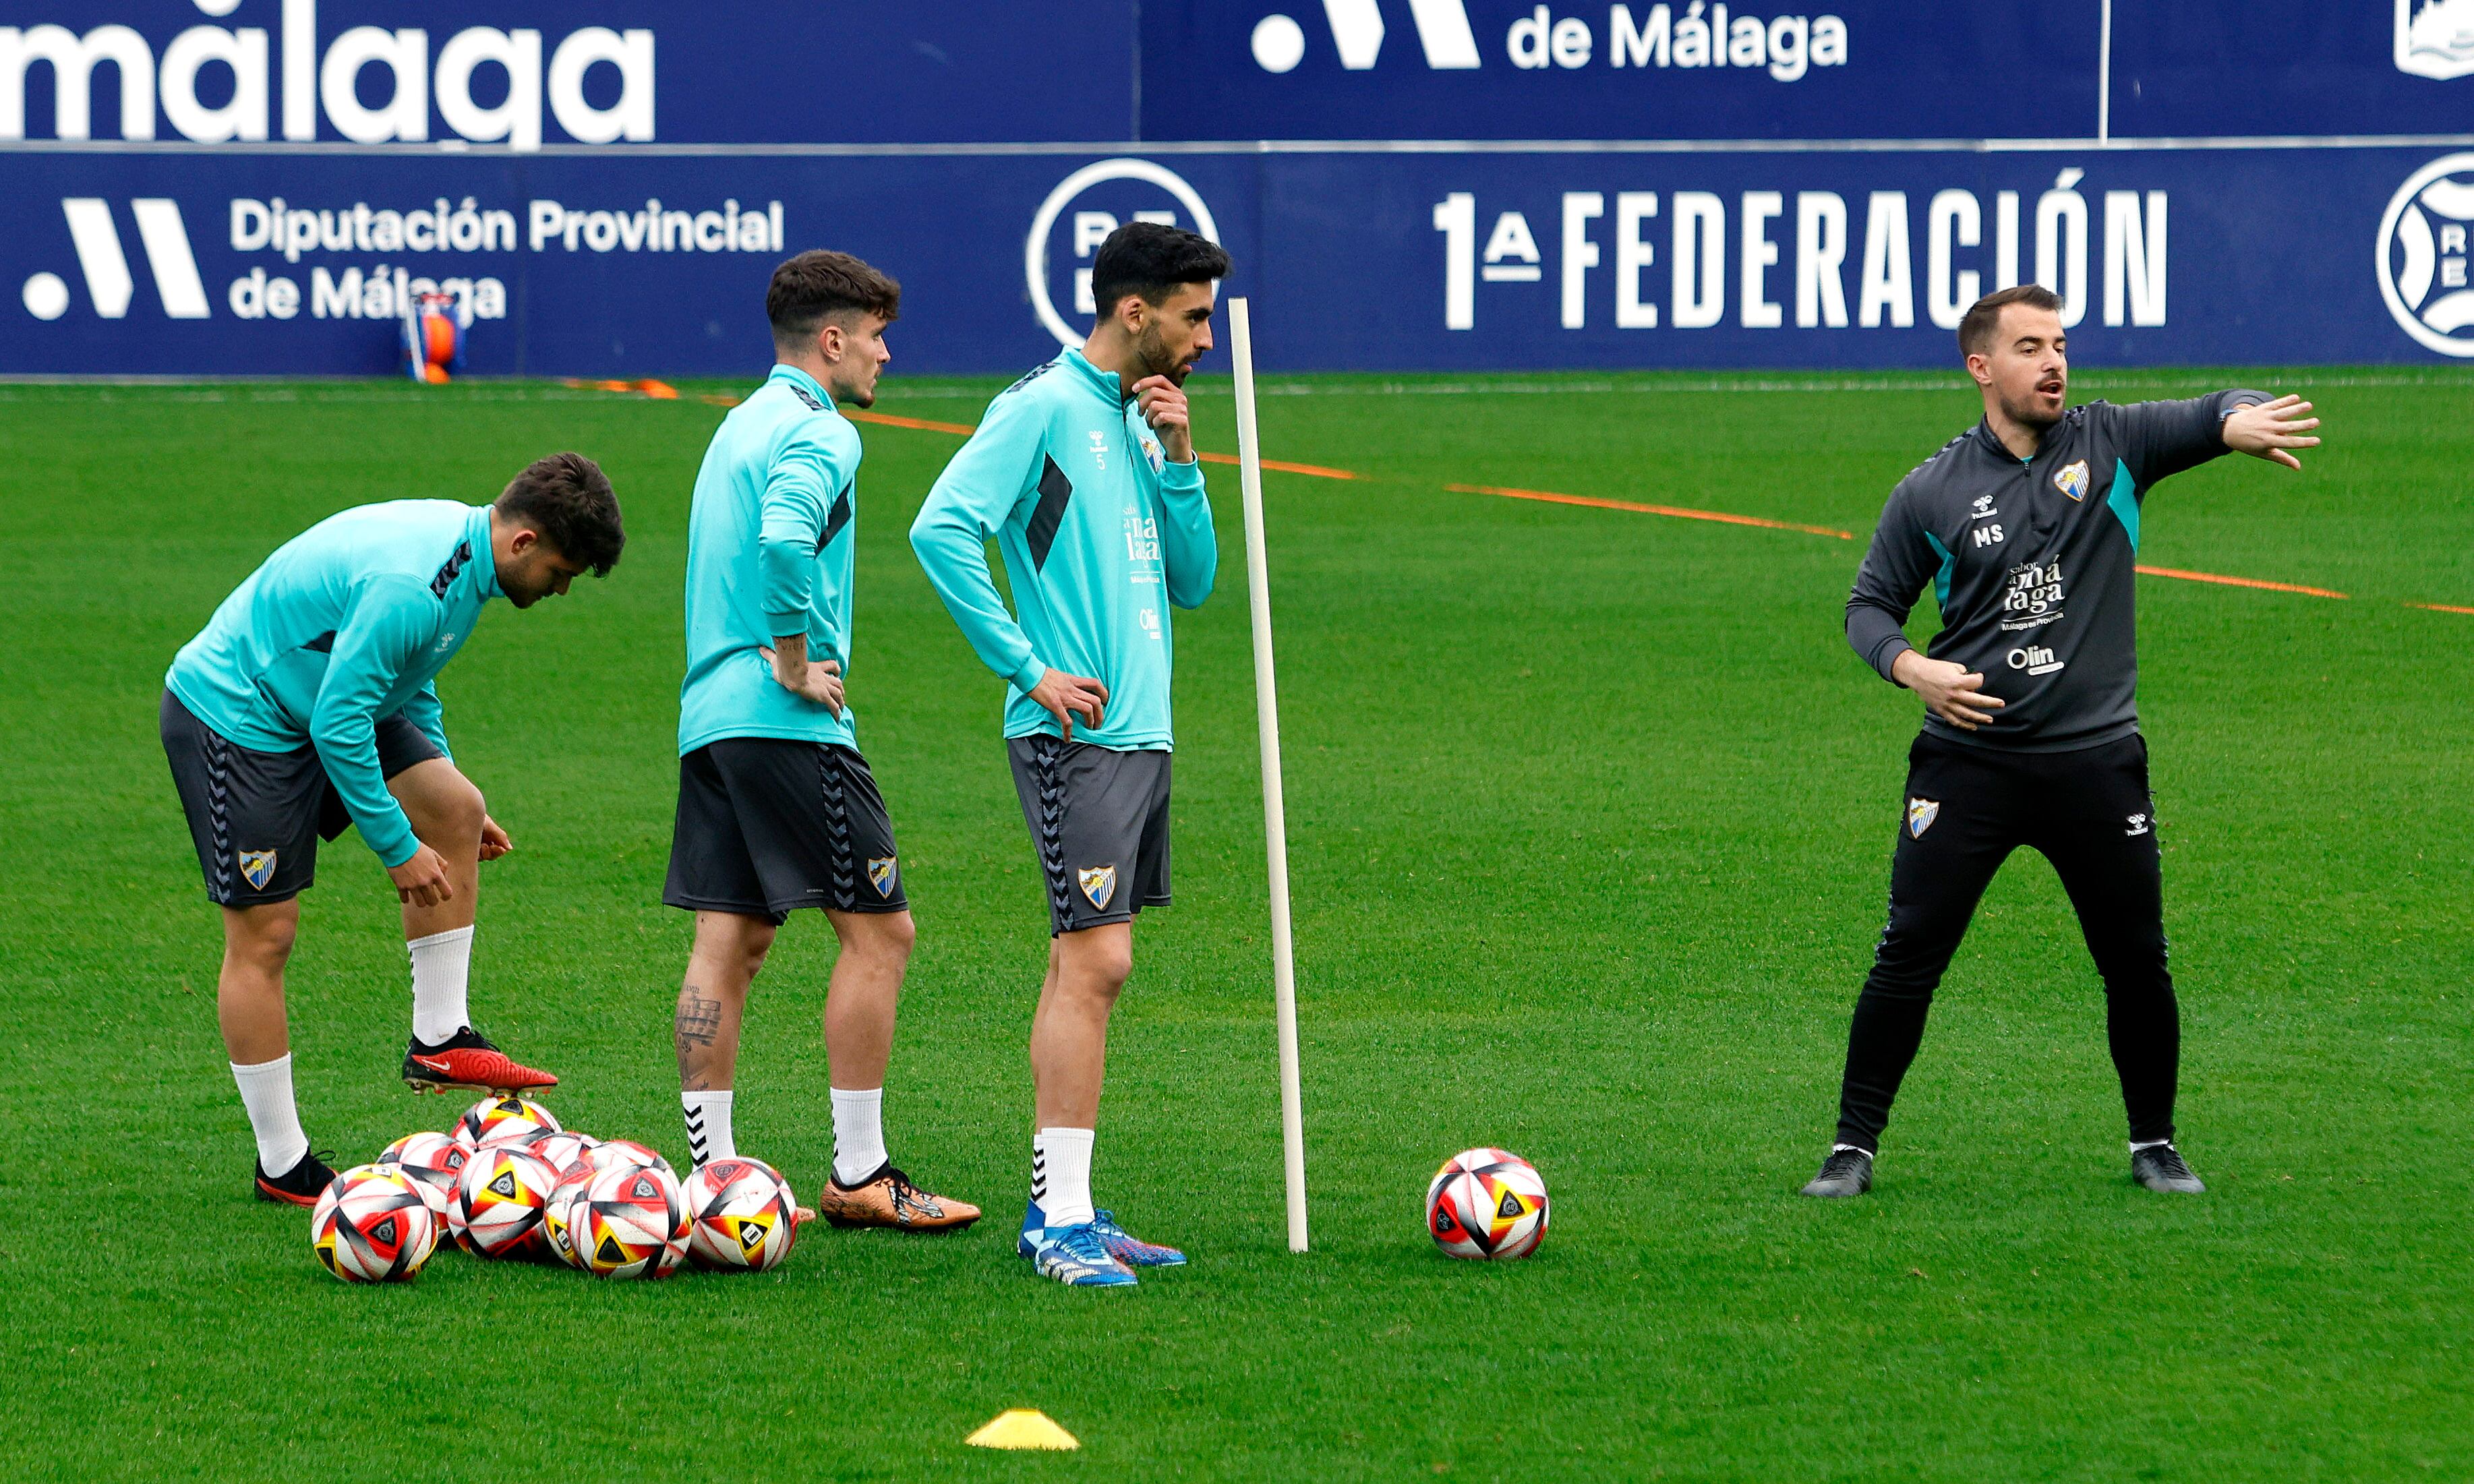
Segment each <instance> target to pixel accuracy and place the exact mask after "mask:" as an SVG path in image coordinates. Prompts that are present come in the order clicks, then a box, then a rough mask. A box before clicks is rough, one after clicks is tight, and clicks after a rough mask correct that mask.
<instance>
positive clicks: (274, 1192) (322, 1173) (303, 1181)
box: [253, 1149, 335, 1205]
mask: <svg viewBox="0 0 2474 1484" xmlns="http://www.w3.org/2000/svg"><path fill="white" fill-rule="evenodd" d="M334 1157H335V1152H334V1151H333V1150H331V1149H321V1150H318V1151H316V1152H314V1153H307V1154H303V1156H301V1158H300V1160H299V1162H297V1163H295V1164H294V1165H293V1166H292V1168H291V1169H289V1170H286V1171H284V1172H283V1173H282V1174H281V1175H269V1174H267V1173H266V1166H265V1165H263V1164H260V1165H258V1166H257V1183H256V1186H255V1189H254V1191H253V1193H254V1194H255V1195H256V1197H257V1198H258V1199H259V1200H261V1201H275V1202H280V1203H281V1204H285V1205H316V1204H318V1197H319V1196H320V1195H322V1194H324V1193H325V1191H326V1189H327V1186H328V1185H330V1184H332V1183H333V1182H334V1180H335V1171H334V1169H333V1167H332V1166H330V1165H328V1164H327V1160H329V1159H332V1158H334Z"/></svg>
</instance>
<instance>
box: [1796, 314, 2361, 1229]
mask: <svg viewBox="0 0 2474 1484" xmlns="http://www.w3.org/2000/svg"><path fill="white" fill-rule="evenodd" d="M2059 308H2060V302H2059V301H2058V300H2057V299H2056V298H2055V297H2054V296H2053V295H2052V294H2051V293H2050V291H2048V290H2046V289H2043V288H2040V287H2037V286H2035V285H2032V284H2029V285H2025V286H2022V287H2019V288H2013V289H2005V290H2002V291H2001V292H2000V293H1997V294H1993V295H1990V296H1988V297H1987V298H1985V299H1984V300H1982V301H1981V302H1979V303H1978V304H1977V305H1976V306H1975V307H1974V308H1973V309H1972V310H1970V311H1969V313H1968V315H1967V317H1966V319H1965V321H1964V322H1963V323H1962V324H1961V326H1960V328H1959V345H1960V349H1961V350H1962V351H1963V352H1964V353H1966V356H1967V365H1968V370H1969V372H1970V373H1971V374H1972V375H1974V376H1975V377H1976V379H1977V383H1978V384H1979V385H1980V386H1981V388H1982V389H1983V393H1984V421H1983V422H1981V423H1978V424H1977V426H1975V427H1974V428H1973V429H1971V430H1969V431H1968V432H1966V433H1964V434H1962V435H1961V436H1959V437H1958V438H1956V439H1953V441H1952V442H1951V443H1950V444H1949V445H1948V446H1947V447H1945V448H1944V449H1943V450H1941V451H1940V452H1939V453H1936V454H1934V455H1933V456H1932V457H1931V458H1929V459H1928V460H1926V461H1925V462H1924V463H1923V464H1922V465H1921V466H1919V467H1918V468H1917V469H1916V470H1915V471H1914V472H1913V473H1912V474H1908V475H1907V476H1906V477H1905V478H1904V479H1903V480H1901V481H1900V482H1899V486H1898V488H1897V489H1896V490H1893V491H1892V492H1891V494H1890V500H1889V504H1888V505H1887V506H1886V507H1884V508H1883V510H1882V512H1881V523H1880V526H1879V527H1878V528H1877V529H1876V530H1875V532H1874V534H1873V545H1872V547H1871V549H1870V550H1869V551H1867V552H1866V553H1865V556H1864V565H1863V568H1862V570H1861V571H1859V572H1857V573H1856V588H1855V592H1854V593H1853V594H1852V595H1851V596H1849V598H1848V600H1847V641H1848V643H1849V644H1851V645H1854V646H1855V648H1856V653H1857V654H1860V655H1862V656H1863V657H1864V659H1865V661H1866V662H1867V663H1868V664H1870V665H1871V666H1872V667H1873V668H1874V669H1877V670H1879V671H1880V673H1881V676H1882V678H1883V679H1885V680H1889V681H1891V682H1892V683H1893V684H1896V685H1901V686H1904V687H1907V688H1908V689H1910V690H1913V691H1915V692H1917V693H1919V694H1921V695H1922V696H1924V698H1925V701H1926V704H1927V708H1928V714H1927V716H1926V718H1925V723H1924V734H1923V735H1922V736H1920V737H1918V738H1917V739H1916V741H1915V745H1914V746H1913V747H1912V748H1911V749H1910V750H1909V753H1908V763H1907V790H1906V804H1905V808H1904V811H1903V812H1902V814H1901V816H1900V821H1899V837H1898V847H1897V852H1896V854H1895V855H1894V856H1893V857H1892V861H1891V866H1890V918H1889V925H1888V926H1887V927H1886V928H1884V929H1883V930H1882V933H1881V940H1880V946H1879V948H1878V949H1877V950H1876V953H1875V957H1874V962H1873V971H1872V973H1871V974H1870V975H1869V976H1868V977H1867V978H1866V979H1865V981H1864V988H1863V992H1862V993H1861V994H1860V995H1859V996H1858V997H1857V999H1856V1018H1855V1024H1854V1026H1853V1027H1852V1028H1851V1029H1850V1031H1849V1033H1848V1038H1847V1072H1846V1079H1845V1082H1844V1083H1843V1084H1842V1087H1841V1090H1840V1093H1839V1113H1838V1135H1837V1140H1836V1143H1835V1144H1834V1145H1833V1147H1832V1149H1831V1154H1830V1156H1829V1158H1828V1159H1826V1160H1825V1161H1824V1162H1823V1165H1822V1169H1821V1174H1820V1175H1819V1176H1818V1177H1816V1178H1815V1179H1814V1180H1812V1182H1811V1183H1810V1184H1808V1185H1807V1186H1806V1187H1805V1190H1804V1193H1805V1194H1807V1195H1812V1196H1852V1195H1859V1194H1861V1193H1862V1192H1863V1191H1865V1190H1866V1189H1869V1188H1870V1187H1871V1184H1872V1167H1873V1156H1874V1154H1875V1153H1876V1151H1877V1150H1878V1149H1879V1147H1880V1137H1881V1129H1882V1126H1883V1125H1884V1124H1886V1123H1887V1122H1888V1121H1889V1116H1890V1101H1891V1099H1893V1098H1894V1097H1896V1096H1897V1095H1898V1090H1899V1082H1900V1079H1902V1078H1903V1077H1904V1076H1905V1075H1906V1070H1907V1065H1908V1063H1909V1062H1911V1061H1913V1060H1914V1059H1915V1055H1916V1047H1917V1044H1918V1042H1919V1041H1921V1040H1922V1038H1923V1036H1924V1028H1925V1011H1926V1010H1927V1009H1928V1007H1929V1006H1930V1004H1931V1002H1932V993H1933V988H1934V986H1935V985H1938V984H1939V983H1940V982H1941V976H1942V971H1943V970H1944V969H1945V968H1946V967H1948V966H1949V963H1950V958H1951V954H1952V953H1953V951H1955V950H1956V949H1957V947H1958V941H1959V938H1960V937H1962V936H1963V935H1964V934H1965V933H1966V932H1967V924H1968V919H1969V918H1970V917H1971V916H1973V915H1974V914H1975V912H1976V904H1977V899H1978V898H1979V897H1981V896H1982V895H1983V893H1984V888H1985V887H1986V885H1987V884H1988V883H1990V882H1991V881H1992V879H1993V873H1994V872H1995V871H1996V870H1998V869H2000V868H2001V863H2002V861H2003V860H2004V859H2006V858H2007V857H2008V856H2009V854H2010V852H2011V851H2013V850H2015V849H2017V848H2018V847H2019V846H2021V845H2026V846H2029V847H2032V848H2033V849H2035V850H2037V851H2039V852H2041V853H2042V854H2043V855H2044V856H2045V858H2046V859H2047V860H2049V861H2050V862H2051V863H2052V864H2053V868H2054V870H2055V871H2056V872H2057V873H2058V874H2059V875H2060V876H2061V879H2062V886H2063V888H2064V889H2065V890H2067V891H2068V892H2069V893H2070V897H2071V905H2072V906H2073V907H2074V909H2076V911H2077V912H2078V918H2079V929H2080V932H2081V933H2082V934H2084V935H2085V937H2086V938H2087V943H2088V949H2089V951H2090V952H2091V953H2092V954H2093V955H2094V956H2095V959H2096V964H2097V969H2098V973H2100V974H2101V975H2102V976H2103V978H2104V990H2105V1003H2106V1022H2107V1023H2106V1030H2107V1034H2108V1038H2109V1039H2110V1041H2111V1044H2112V1050H2113V1062H2114V1067H2115V1070H2116V1071H2118V1072H2119V1073H2120V1074H2121V1077H2122V1102H2123V1105H2124V1106H2125V1107H2126V1108H2127V1110H2128V1112H2129V1115H2130V1141H2131V1173H2132V1176H2133V1178H2134V1179H2136V1180H2139V1182H2140V1183H2141V1184H2143V1185H2146V1186H2147V1188H2149V1189H2151V1190H2171V1191H2185V1192H2196V1191H2199V1190H2201V1189H2203V1188H2205V1187H2203V1186H2202V1185H2201V1184H2200V1182H2199V1180H2198V1178H2197V1177H2196V1176H2195V1175H2193V1174H2192V1173H2191V1170H2190V1167H2189V1166H2188V1165H2186V1164H2184V1163H2183V1162H2182V1158H2181V1156H2180V1155H2178V1154H2177V1153H2175V1152H2174V1149H2173V1145H2172V1138H2173V1084H2174V1074H2175V1066H2176V1061H2177V1059H2178V1056H2179V1051H2180V1043H2181V1030H2180V1024H2179V1019H2178V1016H2177V1014H2176V1010H2175V1007H2174V1002H2173V980H2172V976H2171V973H2169V972H2168V971H2167V969H2166V963H2165V958H2166V947H2165V923H2164V907H2163V897H2162V878H2161V865H2162V862H2161V859H2160V857H2159V854H2158V850H2157V843H2156V819H2155V807H2154V805H2153V804H2152V803H2151V802H2150V800H2149V796H2148V791H2147V740H2146V739H2145V738H2143V737H2141V736H2140V735H2139V714H2138V709H2137V706H2136V692H2137V689H2138V675H2139V664H2138V657H2137V652H2136V645H2135V642H2134V641H2135V637H2136V634H2135V630H2136V622H2135V611H2134V606H2133V605H2134V601H2135V593H2134V591H2133V589H2134V584H2135V582H2136V580H2137V578H2136V575H2135V572H2134V564H2135V563H2136V562H2137V560H2138V551H2139V521H2140V511H2141V507H2142V502H2143V501H2144V500H2145V499H2146V498H2147V492H2148V490H2149V489H2150V488H2151V487H2152V486H2154V484H2155V483H2156V481H2158V480H2160V479H2163V478H2165V477H2166V476H2167V475H2169V474H2178V473H2179V472H2181V471H2182V470H2185V469H2189V468H2192V467H2194V466H2195V465H2198V464H2202V463H2205V462H2207V461H2208V460H2209V459H2212V458H2215V457H2216V456H2217V455H2219V454H2220V453H2222V452H2224V451H2225V450H2227V449H2228V448H2235V449H2241V450H2244V451H2245V452H2252V453H2256V454H2259V455H2260V456H2262V457H2267V458H2274V459H2277V460H2279V461H2281V462H2283V463H2286V464H2288V465H2291V466H2292V467H2295V468H2299V467H2300V465H2299V464H2298V463H2297V462H2296V461H2295V460H2294V458H2293V456H2292V454H2291V453H2289V452H2286V451H2284V450H2288V449H2293V448H2307V447H2310V446H2312V445H2315V444H2316V443H2317V442H2318V440H2317V439H2316V438H2312V437H2307V436H2302V435H2303V434H2304V433H2306V432H2307V431H2308V429H2310V428H2312V427H2316V426H2318V424H2317V420H2316V419H2314V418H2311V417H2309V413H2310V411H2311V408H2310V405H2309V404H2308V403H2305V402H2302V401H2300V400H2299V399H2298V398H2291V397H2289V398H2284V399H2280V400H2278V401H2270V400H2269V399H2268V396H2267V394H2266V393H2262V392H2250V391H2225V392H2218V393H2215V394H2213V395H2211V396H2207V397H2201V398H2197V399H2195V400H2194V401H2153V402H2142V403H2138V404H2136V405H2133V406H2127V407H2118V406H2114V405H2112V404H2110V403H2107V402H2101V401H2098V402H2091V403H2088V404H2087V405H2085V406H2079V407H2072V408H2069V409H2068V410H2067V411H2065V410H2064V404H2065V394H2066V393H2067V390H2068V362H2067V359H2066V356H2065V353H2064V352H2065V341H2064V335H2063V332H2062V325H2061V318H2060V315H2059V312H2058V310H2059ZM1928 584H1929V585H1931V587H1932V589H1933V592H1934V596H1935V597H1936V598H1937V599H1938V600H1939V603H1940V608H1941V619H1942V629H1941V632H1940V633H1938V634H1936V635H1934V636H1933V639H1932V641H1931V643H1930V645H1929V646H1928V649H1927V650H1926V652H1925V653H1923V654H1918V653H1917V652H1916V651H1915V648H1914V646H1913V645H1909V644H1908V643H1907V640H1906V636H1905V635H1904V633H1903V632H1901V630H1902V626H1903V625H1904V623H1905V622H1906V619H1907V614H1908V612H1909V611H1910V610H1911V609H1913V607H1914V606H1915V603H1916V599H1917V597H1918V596H1920V595H1921V594H1922V593H1923V592H1924V590H1925V588H1926V586H1927V585H1928Z"/></svg>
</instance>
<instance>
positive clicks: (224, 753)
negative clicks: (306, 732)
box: [159, 691, 443, 907]
mask: <svg viewBox="0 0 2474 1484" xmlns="http://www.w3.org/2000/svg"><path fill="white" fill-rule="evenodd" d="M159 725H160V728H161V731H162V734H163V755H164V756H165V757H166V758H168V759H169V760H170V761H171V764H172V787H174V788H175V789H178V790H179V791H180V792H181V809H182V812H183V813H185V814H186V815H188V816H189V838H190V839H192V840H193V841H195V842H196V844H197V847H198V864H199V866H200V867H201V868H203V869H204V870H205V872H206V899H207V900H208V901H210V902H214V903H216V904H218V905H220V906H224V907H259V906H263V905H265V904H266V903H269V902H288V901H290V900H291V899H292V898H294V897H296V896H299V895H300V894H301V893H302V892H303V891H306V890H308V889H309V885H310V883H311V882H312V881H314V880H315V879H316V878H317V875H318V841H320V840H321V839H334V838H335V837H336V836H338V835H341V834H343V833H344V831H346V830H347V829H350V828H351V827H352V815H351V814H349V813H347V812H346V810H345V809H344V800H343V796H342V795H341V794H339V793H337V792H336V791H335V786H334V785H333V784H331V783H329V782H327V766H326V765H325V764H323V763H321V762H319V761H318V749H317V747H315V746H314V745H303V746H299V747H295V748H293V749H292V750H291V751H289V752H258V751H256V750H255V749H253V748H249V747H244V746H242V745H241V744H240V743H238V742H232V741H231V740H230V739H228V738H226V737H225V736H224V735H223V734H221V733H220V732H217V731H216V730H214V728H212V727H210V726H208V725H206V723H205V722H203V721H201V720H199V719H198V718H196V717H194V716H192V715H190V714H189V708H188V707H186V706H183V705H182V704H181V698H180V697H179V696H177V695H174V694H173V693H171V692H169V691H165V692H164V693H163V705H162V711H161V717H160V720H159ZM376 732H377V744H378V771H379V772H381V773H383V774H385V775H386V776H387V777H389V778H393V777H394V776H395V775H396V774H398V773H400V772H402V771H403V770H404V769H405V768H407V767H410V766H413V765H414V764H416V763H426V762H428V761H429V760H430V759H431V758H435V757H440V756H443V754H442V753H440V752H439V750H438V747H437V745H436V744H435V743H433V742H430V740H429V739H428V738H427V737H426V736H424V735H423V733H422V730H421V728H419V727H417V726H415V725H413V724H412V723H411V722H409V721H406V720H405V719H404V718H401V717H380V718H377V722H376Z"/></svg>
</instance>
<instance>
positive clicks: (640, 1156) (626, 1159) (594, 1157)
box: [584, 1139, 677, 1175]
mask: <svg viewBox="0 0 2474 1484" xmlns="http://www.w3.org/2000/svg"><path fill="white" fill-rule="evenodd" d="M584 1157H585V1158H586V1159H588V1160H590V1161H592V1164H593V1167H594V1169H596V1170H615V1169H618V1168H619V1167H620V1166H622V1165H623V1166H627V1167H630V1168H635V1169H653V1170H659V1171H661V1172H662V1173H663V1174H665V1175H671V1174H675V1173H677V1172H675V1171H673V1170H672V1169H671V1168H670V1162H669V1161H668V1160H667V1159H665V1158H663V1157H662V1156H661V1155H660V1153H659V1152H657V1151H656V1150H655V1149H654V1148H653V1147H652V1146H651V1145H649V1144H639V1143H637V1142H636V1141H635V1140H634V1139H603V1140H601V1141H600V1142H598V1143H596V1144H594V1146H593V1147H592V1148H591V1149H589V1150H586V1151H585V1152H584Z"/></svg>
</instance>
